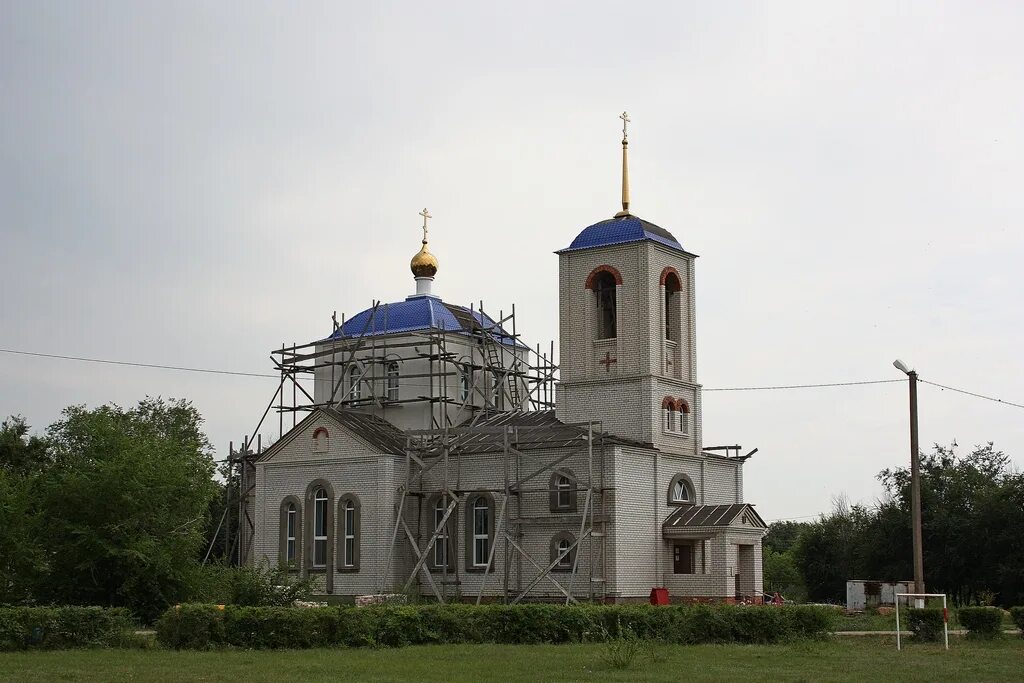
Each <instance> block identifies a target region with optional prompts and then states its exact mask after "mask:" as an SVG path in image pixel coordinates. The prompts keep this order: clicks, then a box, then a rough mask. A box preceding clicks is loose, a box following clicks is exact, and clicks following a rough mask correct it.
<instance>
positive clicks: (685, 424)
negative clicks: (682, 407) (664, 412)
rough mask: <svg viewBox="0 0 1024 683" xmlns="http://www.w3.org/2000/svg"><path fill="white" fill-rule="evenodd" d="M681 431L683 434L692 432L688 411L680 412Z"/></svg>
mask: <svg viewBox="0 0 1024 683" xmlns="http://www.w3.org/2000/svg"><path fill="white" fill-rule="evenodd" d="M679 431H680V432H682V433H683V434H689V433H690V414H689V413H688V412H686V411H680V413H679Z"/></svg>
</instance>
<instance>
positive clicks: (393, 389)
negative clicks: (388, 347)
mask: <svg viewBox="0 0 1024 683" xmlns="http://www.w3.org/2000/svg"><path fill="white" fill-rule="evenodd" d="M387 378H388V391H387V397H388V400H389V401H397V400H398V363H388V369H387Z"/></svg>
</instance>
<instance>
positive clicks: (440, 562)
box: [431, 496, 454, 568]
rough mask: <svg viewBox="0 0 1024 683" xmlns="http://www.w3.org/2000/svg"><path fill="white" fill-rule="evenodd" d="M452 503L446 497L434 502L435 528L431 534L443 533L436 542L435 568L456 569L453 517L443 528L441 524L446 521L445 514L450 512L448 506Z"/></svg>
mask: <svg viewBox="0 0 1024 683" xmlns="http://www.w3.org/2000/svg"><path fill="white" fill-rule="evenodd" d="M450 504H451V501H450V500H449V499H448V498H447V497H445V496H438V497H437V500H436V501H435V502H434V505H433V510H434V516H433V517H434V526H433V527H432V528H431V534H433V533H434V532H435V531H437V530H438V529H440V530H441V533H440V534H438V536H437V540H436V541H435V542H434V567H435V568H441V567H452V568H454V552H453V550H454V548H452V538H451V528H452V517H451V516H449V517H448V521H447V523H445V525H444V526H443V527H442V526H441V522H442V520H444V514H445V512H446V511H447V510H448V506H449V505H450Z"/></svg>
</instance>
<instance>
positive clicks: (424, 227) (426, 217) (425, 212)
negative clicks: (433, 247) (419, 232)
mask: <svg viewBox="0 0 1024 683" xmlns="http://www.w3.org/2000/svg"><path fill="white" fill-rule="evenodd" d="M420 215H421V216H423V244H426V243H427V219H428V218H433V216H431V215H430V214H429V213H427V208H426V207H423V210H422V211H420Z"/></svg>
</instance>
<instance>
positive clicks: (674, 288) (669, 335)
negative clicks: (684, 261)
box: [661, 268, 682, 342]
mask: <svg viewBox="0 0 1024 683" xmlns="http://www.w3.org/2000/svg"><path fill="white" fill-rule="evenodd" d="M661 278H662V284H664V286H665V339H668V340H671V341H675V342H678V341H679V291H680V290H681V289H682V284H681V283H680V282H679V274H678V273H677V272H676V271H675V269H674V268H666V269H665V271H664V272H662V275H661Z"/></svg>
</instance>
